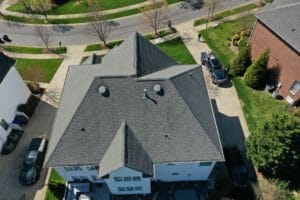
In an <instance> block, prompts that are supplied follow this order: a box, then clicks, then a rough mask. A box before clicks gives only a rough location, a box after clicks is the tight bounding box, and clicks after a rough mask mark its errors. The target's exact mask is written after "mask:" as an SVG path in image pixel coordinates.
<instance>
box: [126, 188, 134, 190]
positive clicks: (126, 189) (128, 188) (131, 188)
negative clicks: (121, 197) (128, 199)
mask: <svg viewBox="0 0 300 200" xmlns="http://www.w3.org/2000/svg"><path fill="white" fill-rule="evenodd" d="M126 190H127V191H133V190H134V189H133V187H126Z"/></svg>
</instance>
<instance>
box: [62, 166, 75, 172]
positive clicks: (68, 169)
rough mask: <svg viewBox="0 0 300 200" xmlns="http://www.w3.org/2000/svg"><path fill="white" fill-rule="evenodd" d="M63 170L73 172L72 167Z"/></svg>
mask: <svg viewBox="0 0 300 200" xmlns="http://www.w3.org/2000/svg"><path fill="white" fill-rule="evenodd" d="M64 169H65V170H66V171H67V172H69V171H73V167H64Z"/></svg>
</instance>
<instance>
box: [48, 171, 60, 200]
mask: <svg viewBox="0 0 300 200" xmlns="http://www.w3.org/2000/svg"><path fill="white" fill-rule="evenodd" d="M64 190H65V181H64V180H63V179H62V178H61V177H60V176H59V174H58V173H57V172H56V171H55V170H54V169H51V174H50V177H49V184H48V188H47V192H46V197H45V200H61V199H63V196H64Z"/></svg>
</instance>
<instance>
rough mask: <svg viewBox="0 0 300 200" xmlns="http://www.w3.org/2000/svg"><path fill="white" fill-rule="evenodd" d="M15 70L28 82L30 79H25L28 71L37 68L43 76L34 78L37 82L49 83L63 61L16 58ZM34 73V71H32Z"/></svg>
mask: <svg viewBox="0 0 300 200" xmlns="http://www.w3.org/2000/svg"><path fill="white" fill-rule="evenodd" d="M15 60H16V61H17V64H16V68H17V70H18V71H19V73H20V74H21V76H22V78H23V79H25V80H28V79H30V78H32V77H26V76H28V75H27V72H28V70H30V69H33V68H38V71H41V72H42V73H43V74H42V75H41V76H38V77H36V78H37V79H38V80H36V81H38V82H45V83H49V82H50V81H51V79H52V77H53V75H54V74H55V72H56V70H57V69H58V67H59V66H60V64H61V63H62V61H63V59H21V58H16V59H15ZM33 71H34V69H33Z"/></svg>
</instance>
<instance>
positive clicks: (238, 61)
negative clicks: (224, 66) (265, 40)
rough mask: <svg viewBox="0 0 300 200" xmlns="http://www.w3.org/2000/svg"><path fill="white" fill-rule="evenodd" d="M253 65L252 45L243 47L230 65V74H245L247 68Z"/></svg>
mask: <svg viewBox="0 0 300 200" xmlns="http://www.w3.org/2000/svg"><path fill="white" fill-rule="evenodd" d="M250 65H251V46H250V45H247V46H245V47H241V49H240V51H239V54H238V55H237V56H236V57H235V59H234V60H233V62H232V64H231V65H230V74H232V75H233V76H243V75H244V73H245V72H246V70H247V68H248V67H249V66H250Z"/></svg>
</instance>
